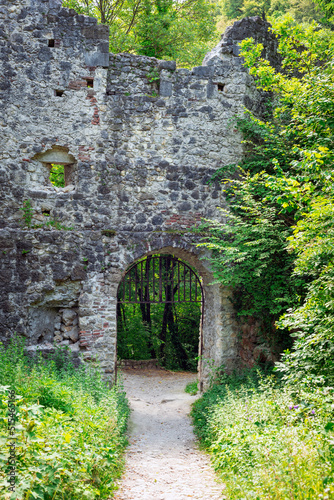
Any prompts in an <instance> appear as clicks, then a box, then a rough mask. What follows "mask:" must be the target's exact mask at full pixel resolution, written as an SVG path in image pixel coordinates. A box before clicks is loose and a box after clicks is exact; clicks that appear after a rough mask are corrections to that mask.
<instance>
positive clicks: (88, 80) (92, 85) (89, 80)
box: [86, 78, 94, 88]
mask: <svg viewBox="0 0 334 500" xmlns="http://www.w3.org/2000/svg"><path fill="white" fill-rule="evenodd" d="M86 82H87V87H90V88H93V87H94V78H86Z"/></svg>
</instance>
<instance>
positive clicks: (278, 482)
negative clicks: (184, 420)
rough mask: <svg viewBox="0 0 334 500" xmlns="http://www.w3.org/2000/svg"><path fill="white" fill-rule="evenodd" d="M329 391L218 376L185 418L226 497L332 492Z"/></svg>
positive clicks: (257, 499) (333, 437)
mask: <svg viewBox="0 0 334 500" xmlns="http://www.w3.org/2000/svg"><path fill="white" fill-rule="evenodd" d="M333 395H334V390H333V388H331V387H313V388H310V387H306V386H302V385H300V386H299V387H296V386H295V387H292V386H284V385H282V384H280V382H279V381H278V380H277V379H275V378H274V377H273V376H262V375H261V374H260V373H256V372H254V371H253V372H250V373H249V374H248V376H247V375H245V374H244V375H243V376H239V377H237V376H233V377H228V376H223V377H222V378H221V380H220V383H219V384H217V385H215V386H213V387H212V388H211V389H210V390H209V391H208V392H207V393H205V394H204V396H203V397H202V398H201V399H200V400H198V401H196V402H195V404H194V407H193V410H192V417H193V421H194V424H195V429H196V432H197V435H198V436H199V438H200V440H201V443H202V445H203V447H205V448H207V449H208V451H209V452H210V454H211V458H212V462H213V465H214V467H215V469H216V470H217V471H218V473H219V475H220V476H221V478H222V480H223V481H224V483H225V485H226V488H225V492H226V498H228V499H229V500H246V499H247V500H248V499H249V500H250V499H252V500H267V499H268V500H269V499H270V500H285V499H289V500H290V499H291V500H292V499H293V500H295V499H296V500H307V499H310V500H311V499H312V500H313V499H320V498H321V499H332V498H334V470H333V466H334V433H333V429H334V419H333V413H334V399H333Z"/></svg>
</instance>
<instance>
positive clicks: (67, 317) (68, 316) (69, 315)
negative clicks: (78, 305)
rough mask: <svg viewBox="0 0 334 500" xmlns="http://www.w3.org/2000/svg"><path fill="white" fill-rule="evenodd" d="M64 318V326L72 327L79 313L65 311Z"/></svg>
mask: <svg viewBox="0 0 334 500" xmlns="http://www.w3.org/2000/svg"><path fill="white" fill-rule="evenodd" d="M62 317H63V323H64V325H65V326H68V325H71V324H72V322H73V320H74V318H76V317H77V313H76V311H74V310H73V309H64V310H63V315H62Z"/></svg>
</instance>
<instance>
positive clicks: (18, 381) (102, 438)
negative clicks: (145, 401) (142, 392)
mask: <svg viewBox="0 0 334 500" xmlns="http://www.w3.org/2000/svg"><path fill="white" fill-rule="evenodd" d="M10 388H11V389H14V390H15V392H16V415H17V422H16V426H15V427H16V435H15V438H16V460H17V463H16V467H17V473H16V491H15V494H12V496H11V494H10V493H9V492H8V480H7V479H8V472H9V463H8V457H9V448H8V445H9V439H8V429H7V422H8V391H9V389H10ZM0 402H1V405H0V439H1V455H0V497H1V498H3V499H14V498H15V500H32V499H43V500H51V499H52V500H58V499H62V500H63V499H64V500H67V499H68V500H77V499H78V500H79V499H87V500H93V499H96V498H101V499H106V498H109V497H111V496H112V492H113V490H114V489H115V480H116V478H118V477H119V476H120V473H121V471H122V466H123V458H122V452H123V449H124V446H125V444H126V440H125V437H124V434H125V429H126V423H127V417H128V414H129V409H128V404H127V400H126V398H125V394H124V392H123V391H122V389H121V387H114V388H112V389H109V387H108V386H107V385H106V383H105V382H104V381H103V380H102V378H101V376H100V373H99V372H98V371H97V370H95V369H92V368H86V367H81V368H79V369H75V368H74V366H73V365H72V363H71V361H70V358H69V357H68V355H67V354H66V352H64V351H62V350H59V351H58V352H57V354H56V355H55V356H54V358H53V360H49V361H46V360H45V359H43V358H42V357H41V356H39V357H36V358H35V359H34V360H32V359H31V358H29V357H27V356H25V354H24V346H23V343H22V341H20V340H19V339H16V340H14V341H12V342H11V344H10V345H9V347H8V348H7V349H4V347H3V346H1V347H0Z"/></svg>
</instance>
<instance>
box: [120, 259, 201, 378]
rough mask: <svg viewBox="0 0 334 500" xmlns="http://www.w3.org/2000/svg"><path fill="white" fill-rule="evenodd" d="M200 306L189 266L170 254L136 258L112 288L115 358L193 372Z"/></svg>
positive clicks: (197, 285)
mask: <svg viewBox="0 0 334 500" xmlns="http://www.w3.org/2000/svg"><path fill="white" fill-rule="evenodd" d="M202 307H203V292H202V285H201V281H200V279H199V277H198V275H197V274H196V272H195V270H194V269H193V268H192V267H191V266H189V265H188V264H186V263H185V262H183V261H181V260H180V259H177V258H176V257H174V256H172V255H150V256H148V257H145V258H144V259H142V260H140V261H138V262H136V263H135V264H133V265H132V266H131V267H130V269H129V270H128V271H127V273H126V274H125V276H124V278H123V280H122V281H121V283H120V286H119V289H118V302H117V353H118V358H119V359H137V360H139V359H141V360H143V359H158V361H159V364H160V365H161V366H164V367H165V368H167V369H170V370H188V371H194V372H195V371H197V365H198V352H199V341H200V330H201V328H200V326H201V313H202Z"/></svg>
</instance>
